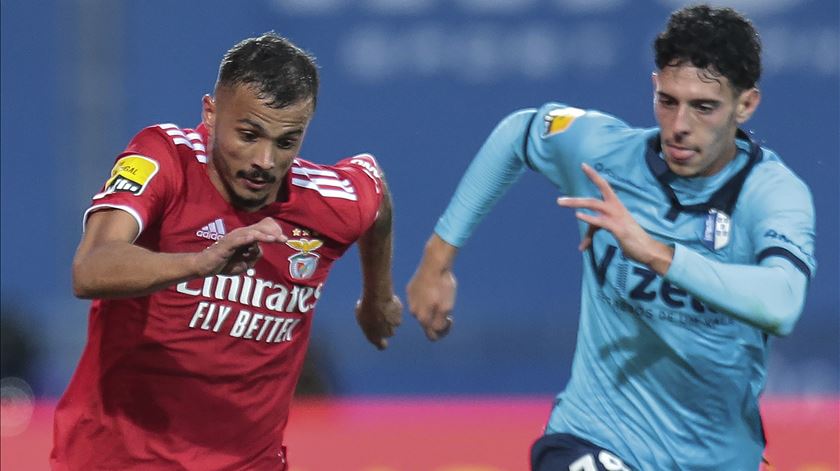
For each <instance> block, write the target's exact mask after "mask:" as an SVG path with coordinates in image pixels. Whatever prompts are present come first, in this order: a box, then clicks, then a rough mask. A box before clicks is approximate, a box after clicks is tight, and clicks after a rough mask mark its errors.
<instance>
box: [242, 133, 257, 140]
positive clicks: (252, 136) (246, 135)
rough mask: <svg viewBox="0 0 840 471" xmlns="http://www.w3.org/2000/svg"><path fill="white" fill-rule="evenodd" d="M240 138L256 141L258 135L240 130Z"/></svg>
mask: <svg viewBox="0 0 840 471" xmlns="http://www.w3.org/2000/svg"><path fill="white" fill-rule="evenodd" d="M239 138H240V139H242V140H243V141H245V142H255V141H256V140H257V135H256V134H255V133H253V132H251V131H239Z"/></svg>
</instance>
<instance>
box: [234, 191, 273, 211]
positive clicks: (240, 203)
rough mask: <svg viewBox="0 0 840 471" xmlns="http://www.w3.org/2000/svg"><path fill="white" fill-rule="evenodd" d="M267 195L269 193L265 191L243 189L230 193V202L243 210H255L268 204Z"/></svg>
mask: <svg viewBox="0 0 840 471" xmlns="http://www.w3.org/2000/svg"><path fill="white" fill-rule="evenodd" d="M268 197H269V194H268V193H266V192H260V193H255V192H252V191H248V190H243V191H240V192H236V193H234V194H233V195H231V204H233V205H234V206H235V207H237V208H239V209H242V210H245V211H255V210H257V209H260V208H262V207H263V206H265V205H266V204H268Z"/></svg>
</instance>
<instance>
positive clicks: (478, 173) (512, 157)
mask: <svg viewBox="0 0 840 471" xmlns="http://www.w3.org/2000/svg"><path fill="white" fill-rule="evenodd" d="M534 113H535V112H534V110H526V111H520V112H517V113H513V114H512V115H510V116H508V117H507V118H505V119H504V120H502V122H501V123H499V125H498V126H496V128H495V129H494V130H493V132H492V133H490V136H489V137H488V138H487V140H486V141H485V142H484V145H482V146H481V149H480V150H479V151H478V154H476V156H475V158H474V159H473V161H472V163H471V164H470V166H469V168H468V169H467V171H466V173H465V174H464V176H463V178H462V179H461V182H460V183H459V184H458V188H457V189H456V190H455V194H454V195H453V196H452V200H451V201H450V202H449V206H447V208H446V211H444V213H443V215H442V216H441V217H440V219H439V220H438V223H437V225H436V226H435V231H434V233H433V234H432V236H431V237H430V238H429V241H428V242H427V243H426V248H425V250H424V252H423V258H422V260H421V261H420V264H419V265H418V267H417V270H416V271H415V272H414V276H413V277H412V278H411V281H409V283H408V287H407V292H408V303H409V309H410V311H411V313H412V314H413V315H414V317H415V318H417V321H418V322H419V323H420V326H421V327H422V328H423V331H424V332H425V333H426V337H428V338H429V340H438V339H440V338H442V337H444V336H445V335H446V334H448V333H449V330H450V328H451V327H452V309H453V307H454V306H455V294H456V288H457V284H456V281H455V275H454V273H453V268H452V266H453V264H454V262H455V256H456V255H457V252H458V247H461V246H462V245H463V244H465V243H466V241H467V239H469V237H470V235H472V232H473V231H474V230H475V228H476V226H478V223H479V222H480V221H481V219H482V218H484V216H485V215H486V214H487V213H489V212H490V210H491V209H492V208H493V206H494V205H495V204H496V202H497V201H498V200H499V199H500V198H501V197H502V195H504V194H505V192H506V191H507V190H508V188H510V186H511V185H513V183H514V182H515V181H516V180H517V179H518V178H519V177H520V176H521V175H522V173H524V171H525V159H524V156H523V155H522V149H523V147H524V143H525V138H526V135H527V133H528V126H529V124H530V122H531V119H532V118H533V116H534Z"/></svg>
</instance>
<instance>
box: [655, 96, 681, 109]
mask: <svg viewBox="0 0 840 471" xmlns="http://www.w3.org/2000/svg"><path fill="white" fill-rule="evenodd" d="M656 102H657V103H659V104H660V105H661V106H664V107H667V108H672V107H674V106H676V104H677V101H676V100H674V99H673V98H671V97H667V96H658V97H657V98H656Z"/></svg>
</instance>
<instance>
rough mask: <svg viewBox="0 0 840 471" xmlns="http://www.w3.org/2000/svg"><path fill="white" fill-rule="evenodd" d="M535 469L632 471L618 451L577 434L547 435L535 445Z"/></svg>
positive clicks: (532, 461) (545, 470) (532, 466)
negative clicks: (615, 451)
mask: <svg viewBox="0 0 840 471" xmlns="http://www.w3.org/2000/svg"><path fill="white" fill-rule="evenodd" d="M531 471H631V469H630V466H628V465H626V464H624V461H622V460H621V458H619V457H618V456H616V454H615V453H613V452H611V451H609V450H607V449H604V448H601V447H599V446H598V445H595V444H593V443H590V442H588V441H586V440H583V439H581V438H577V437H575V436H574V435H569V434H566V433H551V434H547V435H543V436H542V437H540V439H538V440H537V441H536V442H534V445H533V446H532V447H531Z"/></svg>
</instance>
